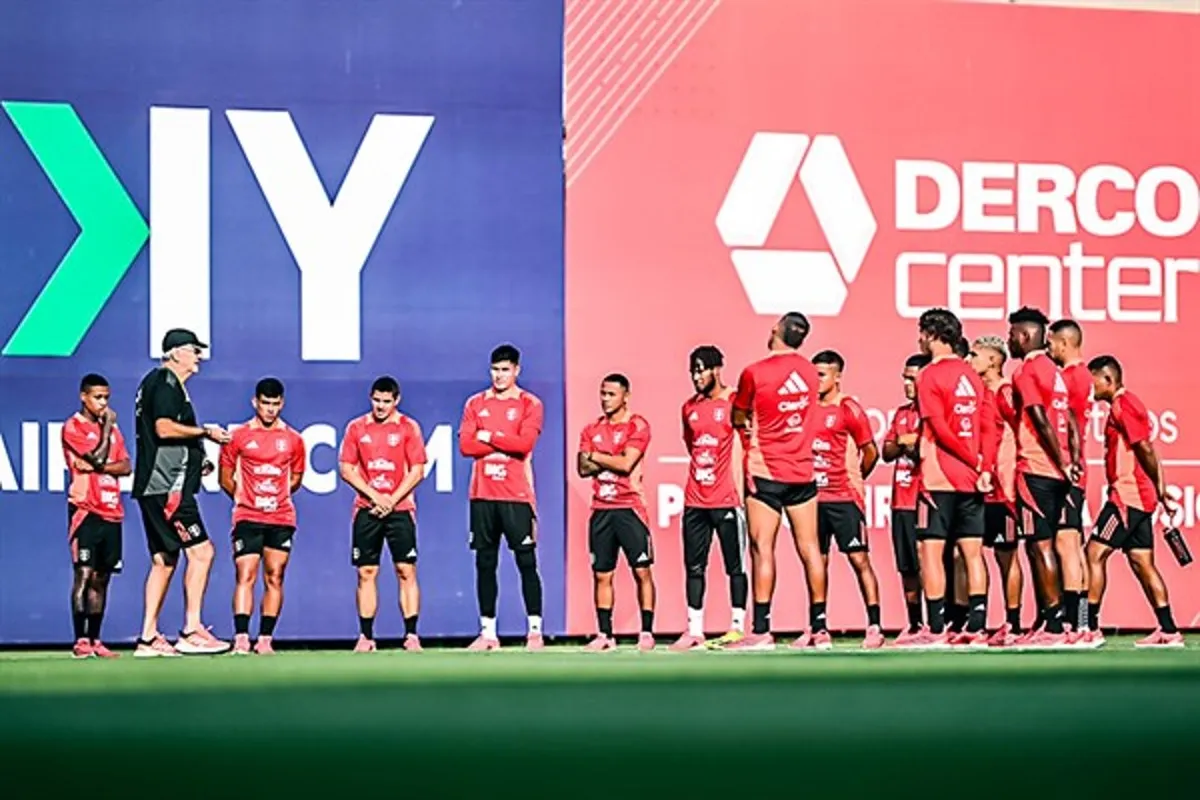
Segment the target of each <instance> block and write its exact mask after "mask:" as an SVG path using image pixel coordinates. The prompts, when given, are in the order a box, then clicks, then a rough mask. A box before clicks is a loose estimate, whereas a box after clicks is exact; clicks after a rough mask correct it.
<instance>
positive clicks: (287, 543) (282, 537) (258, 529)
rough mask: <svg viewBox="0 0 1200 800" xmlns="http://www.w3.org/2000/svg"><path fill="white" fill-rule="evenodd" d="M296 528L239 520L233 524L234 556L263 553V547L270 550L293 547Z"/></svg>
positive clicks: (285, 549) (287, 549) (235, 557)
mask: <svg viewBox="0 0 1200 800" xmlns="http://www.w3.org/2000/svg"><path fill="white" fill-rule="evenodd" d="M295 533H296V529H295V528H293V527H292V526H291V525H268V524H267V523H265V522H245V521H243V522H239V523H238V524H237V525H234V526H233V534H232V536H233V557H234V559H237V558H239V557H241V556H258V555H262V551H263V548H264V547H265V548H268V549H270V550H283V551H285V552H290V551H291V549H292V536H293V535H294V534H295Z"/></svg>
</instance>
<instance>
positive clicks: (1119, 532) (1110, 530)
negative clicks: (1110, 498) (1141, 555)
mask: <svg viewBox="0 0 1200 800" xmlns="http://www.w3.org/2000/svg"><path fill="white" fill-rule="evenodd" d="M1092 541H1094V542H1100V544H1104V545H1108V546H1109V547H1111V548H1113V549H1114V550H1124V551H1125V552H1129V551H1130V550H1153V549H1154V516H1153V515H1152V514H1148V513H1146V512H1145V511H1140V510H1138V509H1136V508H1126V509H1125V510H1124V511H1122V510H1121V508H1120V507H1119V506H1117V504H1116V503H1111V502H1109V503H1105V504H1104V508H1102V509H1100V516H1098V517H1096V525H1095V527H1093V528H1092Z"/></svg>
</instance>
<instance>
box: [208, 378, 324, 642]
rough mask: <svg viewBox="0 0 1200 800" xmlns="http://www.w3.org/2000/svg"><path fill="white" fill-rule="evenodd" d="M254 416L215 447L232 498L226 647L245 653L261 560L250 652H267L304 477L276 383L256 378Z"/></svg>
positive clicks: (297, 441) (300, 444) (298, 441)
mask: <svg viewBox="0 0 1200 800" xmlns="http://www.w3.org/2000/svg"><path fill="white" fill-rule="evenodd" d="M251 402H252V404H253V406H254V418H253V419H251V420H250V421H249V422H247V423H245V424H243V425H241V426H240V427H238V428H237V429H235V430H234V431H233V434H232V438H231V439H230V441H229V444H227V445H225V446H224V447H223V448H221V458H220V472H219V476H218V477H219V480H220V484H221V489H222V490H224V492H225V494H227V495H229V497H230V498H231V499H232V500H233V533H232V534H231V535H232V538H233V559H234V568H235V570H236V573H237V585H236V587H235V588H234V591H233V632H234V633H233V652H234V653H235V654H238V655H246V654H249V652H250V615H251V614H253V613H254V584H255V583H256V582H257V580H258V567H259V564H260V563H261V564H262V570H263V586H264V590H263V596H262V608H261V611H260V615H259V628H258V639H257V640H256V641H255V643H254V652H256V653H258V654H259V655H272V654H273V653H274V652H275V650H274V648H273V647H272V646H271V639H272V637H273V636H274V635H275V623H276V622H277V621H278V620H279V612H280V610H281V609H282V608H283V573H284V571H285V570H286V569H287V563H288V557H289V556H290V555H291V553H292V536H293V535H294V534H295V533H296V506H295V505H294V504H293V503H292V495H293V494H295V492H296V491H297V490H298V489H299V488H300V482H301V481H302V480H303V479H304V439H303V438H301V436H300V434H299V433H297V432H296V431H295V430H294V429H292V428H290V427H289V426H288V424H287V423H286V422H284V421H283V420H282V419H280V418H279V414H280V412H282V411H283V383H282V382H280V381H279V380H278V379H277V378H263V379H262V380H260V381H259V382H258V385H257V386H255V387H254V399H253V400H252V401H251Z"/></svg>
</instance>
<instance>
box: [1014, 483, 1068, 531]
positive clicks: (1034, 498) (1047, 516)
mask: <svg viewBox="0 0 1200 800" xmlns="http://www.w3.org/2000/svg"><path fill="white" fill-rule="evenodd" d="M1070 489H1071V484H1069V483H1067V482H1066V481H1064V480H1060V479H1058V478H1046V477H1043V476H1041V475H1025V474H1018V475H1017V531H1018V532H1019V533H1020V535H1021V538H1022V539H1032V540H1033V541H1035V542H1041V541H1045V540H1047V539H1053V538H1054V535H1055V534H1056V533H1058V527H1059V526H1058V522H1059V520H1060V519H1062V514H1063V508H1064V506H1066V504H1067V493H1068V492H1069V491H1070Z"/></svg>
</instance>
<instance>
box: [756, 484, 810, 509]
mask: <svg viewBox="0 0 1200 800" xmlns="http://www.w3.org/2000/svg"><path fill="white" fill-rule="evenodd" d="M746 483H747V485H748V486H749V488H750V496H751V497H753V498H754V499H755V500H758V501H759V502H761V503H765V504H766V505H768V506H770V507H771V509H772V510H773V511H776V512H782V511H783V510H784V509H785V508H789V507H791V506H802V505H804V504H805V503H807V502H808V501H809V500H812V499H813V498H815V497H816V496H817V482H816V481H809V482H808V483H783V482H782V481H773V480H771V479H770V478H756V477H750V478H747V479H746Z"/></svg>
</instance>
